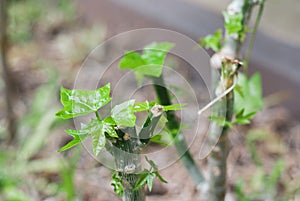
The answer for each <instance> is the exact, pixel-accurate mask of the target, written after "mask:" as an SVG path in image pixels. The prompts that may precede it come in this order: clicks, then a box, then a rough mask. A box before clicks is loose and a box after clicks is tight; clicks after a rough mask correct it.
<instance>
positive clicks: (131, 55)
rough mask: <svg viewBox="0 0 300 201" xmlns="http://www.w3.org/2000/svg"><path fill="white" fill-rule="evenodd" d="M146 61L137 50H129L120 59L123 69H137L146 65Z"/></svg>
mask: <svg viewBox="0 0 300 201" xmlns="http://www.w3.org/2000/svg"><path fill="white" fill-rule="evenodd" d="M145 64H146V63H145V61H144V60H143V59H142V57H141V55H140V54H139V53H137V52H127V53H126V54H125V55H124V56H123V58H122V59H121V61H120V64H119V65H120V68H121V69H135V68H137V67H140V66H144V65H145Z"/></svg>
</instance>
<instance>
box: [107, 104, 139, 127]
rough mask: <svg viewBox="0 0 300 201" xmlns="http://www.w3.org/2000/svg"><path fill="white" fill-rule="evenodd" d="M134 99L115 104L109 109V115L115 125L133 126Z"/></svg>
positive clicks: (134, 118)
mask: <svg viewBox="0 0 300 201" xmlns="http://www.w3.org/2000/svg"><path fill="white" fill-rule="evenodd" d="M134 103H135V100H129V101H126V102H124V103H122V104H120V105H116V106H115V107H114V108H113V109H112V110H111V117H112V118H113V119H114V121H115V122H116V124H117V125H119V126H127V127H134V126H135V121H136V116H135V115H134Z"/></svg>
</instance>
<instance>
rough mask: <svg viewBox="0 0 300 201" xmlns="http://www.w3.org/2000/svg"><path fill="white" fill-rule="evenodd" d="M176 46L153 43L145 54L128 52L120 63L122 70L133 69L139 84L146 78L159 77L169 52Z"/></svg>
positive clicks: (146, 49)
mask: <svg viewBox="0 0 300 201" xmlns="http://www.w3.org/2000/svg"><path fill="white" fill-rule="evenodd" d="M173 46H174V44H172V43H151V44H150V45H147V46H146V47H145V48H144V50H143V53H142V54H141V55H140V54H139V53H137V52H127V53H126V54H125V55H124V57H123V58H122V59H121V61H120V64H119V66H120V68H121V69H131V70H133V71H134V72H135V74H136V79H137V81H138V83H139V84H141V83H142V79H143V77H144V76H153V77H159V76H161V74H162V66H163V64H164V60H165V57H166V55H167V53H168V51H169V50H170V49H171V48H172V47H173Z"/></svg>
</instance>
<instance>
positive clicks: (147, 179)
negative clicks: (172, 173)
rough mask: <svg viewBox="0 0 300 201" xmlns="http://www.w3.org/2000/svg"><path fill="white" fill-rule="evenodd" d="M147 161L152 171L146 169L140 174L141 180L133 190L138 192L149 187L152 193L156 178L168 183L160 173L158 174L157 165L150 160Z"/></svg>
mask: <svg viewBox="0 0 300 201" xmlns="http://www.w3.org/2000/svg"><path fill="white" fill-rule="evenodd" d="M146 161H147V162H148V163H149V165H150V170H147V169H145V170H144V171H143V172H141V173H139V180H138V181H137V182H136V184H135V187H134V189H133V190H138V189H140V188H142V187H143V186H145V185H146V184H147V185H148V189H149V191H150V192H151V190H152V186H153V180H154V179H155V178H158V179H159V180H160V181H161V182H163V183H168V182H167V181H166V180H165V179H164V178H163V177H162V176H161V175H160V174H159V173H158V167H157V165H155V163H154V162H153V161H152V160H149V159H148V158H147V157H146Z"/></svg>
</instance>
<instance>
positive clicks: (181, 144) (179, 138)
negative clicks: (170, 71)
mask: <svg viewBox="0 0 300 201" xmlns="http://www.w3.org/2000/svg"><path fill="white" fill-rule="evenodd" d="M152 80H153V83H154V90H155V92H156V95H157V97H158V100H159V102H160V104H161V105H171V104H172V101H171V99H170V95H169V92H168V90H167V88H166V87H165V83H164V79H163V75H161V76H160V77H158V78H156V77H153V78H152ZM166 114H167V119H168V122H167V128H168V129H169V131H170V132H171V136H172V138H173V140H174V145H175V148H176V151H177V154H178V155H179V156H180V157H181V158H180V160H181V162H182V163H183V165H184V166H185V168H186V169H187V171H188V172H189V174H190V176H191V177H192V179H193V181H194V182H195V184H196V185H197V186H201V185H202V184H203V183H204V181H205V179H204V177H203V175H202V173H201V171H200V169H199V168H198V167H197V165H196V163H195V161H194V159H193V157H192V155H191V153H190V152H189V150H188V146H187V144H186V142H185V140H184V136H183V134H182V133H181V132H179V129H180V124H179V122H178V120H177V119H176V115H175V113H174V111H167V112H166Z"/></svg>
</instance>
